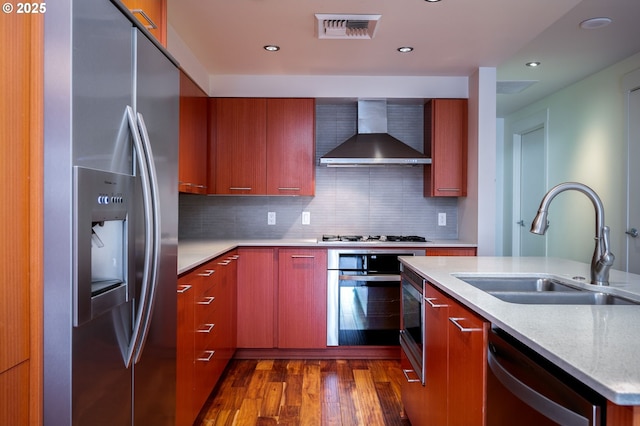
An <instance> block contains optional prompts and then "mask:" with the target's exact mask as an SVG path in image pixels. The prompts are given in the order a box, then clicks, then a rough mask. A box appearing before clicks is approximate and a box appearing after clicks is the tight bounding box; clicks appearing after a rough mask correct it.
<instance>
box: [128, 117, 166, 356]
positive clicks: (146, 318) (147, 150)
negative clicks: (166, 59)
mask: <svg viewBox="0 0 640 426" xmlns="http://www.w3.org/2000/svg"><path fill="white" fill-rule="evenodd" d="M138 130H139V131H140V133H139V134H140V136H141V141H142V149H143V152H144V162H145V165H146V167H147V170H148V172H149V186H150V192H151V223H150V224H146V225H145V226H148V227H150V228H151V230H152V235H153V237H152V242H153V244H152V245H151V250H152V254H151V277H150V279H149V282H148V286H149V288H148V290H147V291H148V297H147V298H145V300H144V302H145V303H144V304H143V305H142V306H141V307H139V309H140V311H141V312H142V313H143V317H142V323H141V326H140V327H141V332H140V338H139V339H138V344H137V347H136V349H135V360H134V362H138V361H139V360H140V356H141V355H142V350H143V349H144V344H145V342H146V340H147V334H148V333H149V326H150V324H151V316H152V315H153V308H154V306H155V303H156V290H157V288H158V273H159V269H160V205H159V204H160V188H159V185H158V173H157V172H156V165H155V163H154V161H153V158H154V157H153V152H152V150H151V140H150V139H149V133H148V132H147V126H146V125H145V123H144V117H143V116H142V114H140V113H138Z"/></svg>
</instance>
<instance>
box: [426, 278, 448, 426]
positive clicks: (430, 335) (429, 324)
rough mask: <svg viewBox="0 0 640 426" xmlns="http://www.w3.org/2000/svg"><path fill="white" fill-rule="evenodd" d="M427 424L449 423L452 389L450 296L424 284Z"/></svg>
mask: <svg viewBox="0 0 640 426" xmlns="http://www.w3.org/2000/svg"><path fill="white" fill-rule="evenodd" d="M424 297H425V305H424V310H425V313H424V323H425V331H424V333H425V336H424V342H425V348H424V350H425V351H426V353H427V356H426V360H425V383H426V385H425V400H424V405H425V422H426V423H425V424H433V425H446V424H447V413H448V408H449V404H448V398H447V395H448V389H449V377H448V372H449V344H448V329H449V326H448V322H449V307H450V305H451V299H449V298H448V297H447V296H445V295H444V294H443V293H442V292H440V291H438V290H436V289H435V288H434V287H433V286H430V285H427V286H425V294H424Z"/></svg>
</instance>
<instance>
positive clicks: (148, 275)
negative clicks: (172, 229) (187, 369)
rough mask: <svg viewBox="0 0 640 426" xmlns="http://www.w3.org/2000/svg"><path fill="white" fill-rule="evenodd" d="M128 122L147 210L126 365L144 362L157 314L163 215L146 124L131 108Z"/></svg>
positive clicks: (144, 204)
mask: <svg viewBox="0 0 640 426" xmlns="http://www.w3.org/2000/svg"><path fill="white" fill-rule="evenodd" d="M125 113H126V115H127V121H128V123H129V129H130V131H131V136H132V139H133V146H134V149H135V156H136V165H137V167H136V173H137V174H138V175H139V176H140V181H141V183H142V185H141V186H142V205H143V210H144V224H145V225H144V237H145V238H144V240H145V242H144V262H143V269H142V284H141V289H140V297H139V300H138V306H137V309H136V312H135V320H134V323H133V332H132V334H131V339H130V341H129V346H128V348H127V352H126V355H125V360H124V362H125V365H126V367H127V368H128V367H129V366H131V363H132V362H133V363H136V362H138V360H139V359H140V354H141V352H142V348H143V347H144V342H145V340H146V336H147V332H148V328H149V320H150V318H151V313H152V311H153V299H154V297H155V287H156V283H157V280H158V259H159V256H160V238H159V237H160V220H159V219H160V217H159V215H160V212H159V209H158V206H157V194H158V188H157V176H156V172H155V165H154V164H153V157H152V153H151V147H150V146H149V144H148V134H147V132H146V128H144V121H142V120H141V118H140V116H139V117H138V120H136V117H135V113H134V111H133V108H131V106H129V105H127V107H126V112H125Z"/></svg>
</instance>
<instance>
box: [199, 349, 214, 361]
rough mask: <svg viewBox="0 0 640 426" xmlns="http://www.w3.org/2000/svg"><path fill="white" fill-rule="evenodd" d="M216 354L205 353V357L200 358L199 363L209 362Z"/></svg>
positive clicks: (212, 352)
mask: <svg viewBox="0 0 640 426" xmlns="http://www.w3.org/2000/svg"><path fill="white" fill-rule="evenodd" d="M215 353H216V351H204V354H205V356H200V357H198V361H203V362H209V361H211V358H213V354H215Z"/></svg>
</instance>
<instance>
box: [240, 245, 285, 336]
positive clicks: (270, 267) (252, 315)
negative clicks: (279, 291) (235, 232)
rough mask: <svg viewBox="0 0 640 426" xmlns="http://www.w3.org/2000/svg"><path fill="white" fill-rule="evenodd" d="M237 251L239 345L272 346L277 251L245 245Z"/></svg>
mask: <svg viewBox="0 0 640 426" xmlns="http://www.w3.org/2000/svg"><path fill="white" fill-rule="evenodd" d="M238 254H239V255H240V258H239V259H238V347H239V348H273V347H274V346H275V340H274V326H275V303H274V302H275V300H274V297H275V294H276V291H275V289H276V286H275V279H276V276H275V275H274V274H275V272H276V268H275V266H276V265H277V258H276V257H275V251H274V249H272V248H243V249H240V250H239V252H238Z"/></svg>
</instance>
